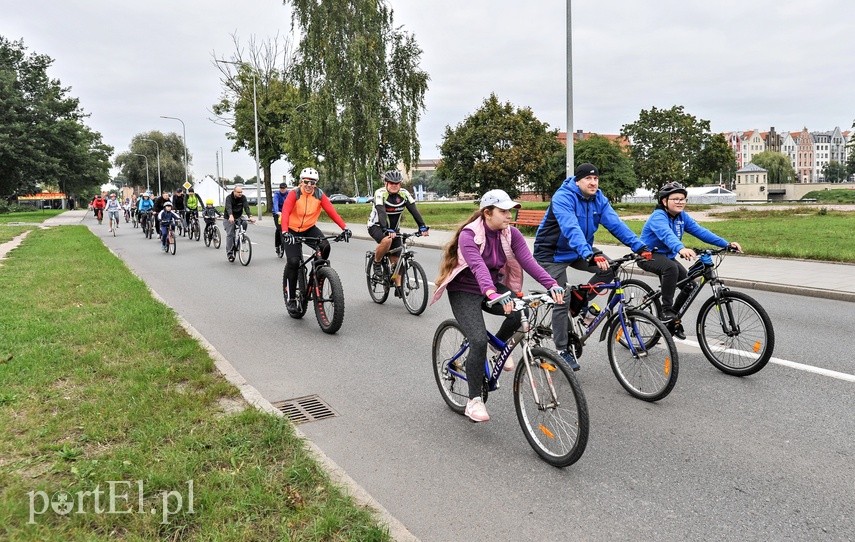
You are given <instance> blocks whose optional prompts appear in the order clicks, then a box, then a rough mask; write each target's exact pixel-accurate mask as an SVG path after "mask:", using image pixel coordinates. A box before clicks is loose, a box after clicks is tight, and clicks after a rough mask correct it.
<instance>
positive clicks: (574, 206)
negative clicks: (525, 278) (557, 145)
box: [534, 163, 652, 371]
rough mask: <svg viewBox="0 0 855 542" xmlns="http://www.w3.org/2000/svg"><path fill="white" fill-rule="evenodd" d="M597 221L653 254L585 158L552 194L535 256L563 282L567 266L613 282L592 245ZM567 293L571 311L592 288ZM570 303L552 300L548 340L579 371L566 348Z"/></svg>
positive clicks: (582, 303) (629, 243) (625, 241)
mask: <svg viewBox="0 0 855 542" xmlns="http://www.w3.org/2000/svg"><path fill="white" fill-rule="evenodd" d="M600 224H602V225H603V226H605V227H606V229H607V230H609V232H611V234H612V235H614V236H615V237H616V238H617V239H618V240H620V242H621V243H623V244H625V245H626V246H628V247H630V248H631V249H632V250H633V251H634V252H636V253H638V254H641V255H642V256H643V257H645V258H646V259H650V258H651V256H652V255H651V253H650V251H649V250H648V249H647V247H646V246H644V243H642V242H641V239H639V238H638V236H637V235H635V233H633V231H632V230H631V229H629V227H628V226H627V225H626V224H624V223H623V221H622V220H621V219H620V218H619V217H618V215H617V213H616V212H615V210H614V209H613V208H612V206H611V204H610V203H609V200H608V198H606V196H605V195H603V193H602V192H601V191H600V174H599V172H598V171H597V168H596V167H595V166H594V165H593V164H588V163H585V164H582V165H580V166H579V167H577V168H576V171H575V172H574V174H573V176H572V177H570V178H569V179H567V180H565V181H564V182H563V183H562V184H561V186H560V187H559V188H558V190H556V191H555V194H553V196H552V201H551V202H550V204H549V207H548V208H547V209H546V215H545V216H544V217H543V221H542V222H541V223H540V226H539V227H538V228H537V234H536V235H535V238H534V258H535V259H536V260H537V263H539V264H540V265H541V266H542V267H543V268H544V269H546V271H547V272H548V273H549V274H550V275H551V276H552V278H554V279H555V280H556V281H558V284H561V285H564V284H566V283H567V268H568V267H573V268H574V269H578V270H579V271H585V272H588V273H594V276H593V277H591V280H589V281H588V282H589V284H595V283H598V282H611V281H612V280H614V273H612V271H611V269H610V268H609V260H608V258H606V256H605V255H604V254H603V253H602V251H600V250H599V249H597V248H596V247H594V246H593V245H594V233H595V232H596V231H597V228H599V227H600ZM567 297H568V299H569V302H568V304H569V308H570V313H571V314H572V315H573V316H575V315H577V314H578V313H579V311H580V310H582V309H583V308H584V307H585V306H586V305H587V303H588V301H589V300H590V299H593V298H594V297H595V294H593V293H590V292H589V293H588V295H585V293H584V292H578V291H574V292H572V294H571V295H569V296H567ZM568 304H562V305H555V307H554V308H553V309H552V340H553V341H555V348H556V349H557V350H558V353H559V354H560V355H561V357H562V358H563V359H564V361H565V362H567V364H568V365H569V366H570V367H571V368H572V369H573V370H574V371H578V370H579V363H578V362H577V360H576V356H575V355H574V353H571V352H570V351H568V349H567V327H568V324H569V318H568V316H567V309H568Z"/></svg>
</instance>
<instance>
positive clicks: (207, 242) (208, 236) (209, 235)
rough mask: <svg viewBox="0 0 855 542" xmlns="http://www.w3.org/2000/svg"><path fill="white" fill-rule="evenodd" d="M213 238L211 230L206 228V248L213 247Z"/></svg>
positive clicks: (203, 236) (204, 235) (203, 237)
mask: <svg viewBox="0 0 855 542" xmlns="http://www.w3.org/2000/svg"><path fill="white" fill-rule="evenodd" d="M211 237H213V235H212V234H211V228H209V227H208V226H205V233H204V234H203V235H202V239H203V240H204V241H205V246H206V247H209V246H211Z"/></svg>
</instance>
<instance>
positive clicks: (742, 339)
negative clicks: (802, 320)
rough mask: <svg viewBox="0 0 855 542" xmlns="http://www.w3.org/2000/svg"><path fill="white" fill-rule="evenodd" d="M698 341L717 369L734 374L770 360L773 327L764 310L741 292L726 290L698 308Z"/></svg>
mask: <svg viewBox="0 0 855 542" xmlns="http://www.w3.org/2000/svg"><path fill="white" fill-rule="evenodd" d="M697 332H698V343H699V344H700V345H701V350H702V351H703V353H704V356H706V358H707V359H708V360H709V362H710V363H712V364H713V366H715V368H716V369H718V370H720V371H722V372H723V373H727V374H729V375H733V376H747V375H750V374H754V373H756V372H757V371H759V370H760V369H762V368H763V367H765V366H766V364H767V363H769V359H770V358H771V357H772V351H773V350H774V349H775V330H774V329H773V328H772V320H771V319H770V318H769V315H768V314H767V313H766V310H765V309H764V308H763V307H761V306H760V303H758V302H757V301H756V300H755V299H754V298H752V297H749V296H747V295H745V294H743V293H742V292H733V291H730V290H725V291H722V292H721V298H720V299H719V300H716V298H715V296H713V297H711V298H709V299H707V300H706V301H705V302H704V304H703V305H702V306H701V308H700V311H699V312H698V327H697Z"/></svg>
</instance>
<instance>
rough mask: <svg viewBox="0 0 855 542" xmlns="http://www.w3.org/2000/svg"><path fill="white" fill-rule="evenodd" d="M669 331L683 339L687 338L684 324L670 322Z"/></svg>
mask: <svg viewBox="0 0 855 542" xmlns="http://www.w3.org/2000/svg"><path fill="white" fill-rule="evenodd" d="M668 331H670V332H671V335H673V336H675V337H677V338H678V339H680V340H681V341H685V340H686V331H685V330H684V329H683V324H668Z"/></svg>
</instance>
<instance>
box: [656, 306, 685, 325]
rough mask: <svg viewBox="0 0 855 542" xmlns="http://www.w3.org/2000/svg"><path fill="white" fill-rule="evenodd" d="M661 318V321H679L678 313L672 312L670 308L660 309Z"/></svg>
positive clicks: (676, 322)
mask: <svg viewBox="0 0 855 542" xmlns="http://www.w3.org/2000/svg"><path fill="white" fill-rule="evenodd" d="M660 320H662V322H663V323H668V322H673V323H675V324H679V323H680V315H679V314H677V313H676V312H674V311H673V310H672V309H665V308H663V309H662V318H661V319H660Z"/></svg>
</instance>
